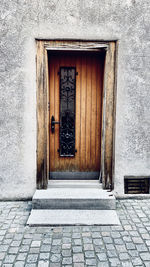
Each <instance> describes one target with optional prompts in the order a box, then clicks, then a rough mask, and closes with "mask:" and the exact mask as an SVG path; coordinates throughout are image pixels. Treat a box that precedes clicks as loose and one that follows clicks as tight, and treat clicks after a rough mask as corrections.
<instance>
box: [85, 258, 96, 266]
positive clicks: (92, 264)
mask: <svg viewBox="0 0 150 267" xmlns="http://www.w3.org/2000/svg"><path fill="white" fill-rule="evenodd" d="M85 262H86V264H87V265H88V266H96V264H97V262H96V259H86V261H85Z"/></svg>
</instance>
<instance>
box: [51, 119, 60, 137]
mask: <svg viewBox="0 0 150 267" xmlns="http://www.w3.org/2000/svg"><path fill="white" fill-rule="evenodd" d="M55 124H60V122H59V121H55V118H54V116H52V117H51V132H52V133H55Z"/></svg>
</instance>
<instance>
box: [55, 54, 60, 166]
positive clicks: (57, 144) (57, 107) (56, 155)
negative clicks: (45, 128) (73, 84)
mask: <svg viewBox="0 0 150 267" xmlns="http://www.w3.org/2000/svg"><path fill="white" fill-rule="evenodd" d="M58 72H59V57H58V56H54V98H55V100H54V101H55V103H54V109H55V111H54V114H55V121H59V102H60V97H59V75H58ZM59 127H60V126H59V124H56V125H55V133H54V138H55V151H54V153H55V170H57V169H58V170H59V161H60V160H59V153H58V149H59Z"/></svg>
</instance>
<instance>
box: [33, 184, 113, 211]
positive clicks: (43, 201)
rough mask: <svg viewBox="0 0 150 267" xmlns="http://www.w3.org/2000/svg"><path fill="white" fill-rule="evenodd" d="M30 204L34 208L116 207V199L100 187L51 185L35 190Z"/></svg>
mask: <svg viewBox="0 0 150 267" xmlns="http://www.w3.org/2000/svg"><path fill="white" fill-rule="evenodd" d="M32 204H33V208H34V209H82V210H85V209H97V210H114V209H116V200H115V197H114V196H113V194H112V193H111V192H108V191H107V190H103V189H101V188H100V187H99V188H77V187H74V188H68V187H65V188H64V187H63V188H62V187H61V188H55V187H54V188H53V187H51V188H48V189H47V190H36V192H35V194H34V196H33V200H32Z"/></svg>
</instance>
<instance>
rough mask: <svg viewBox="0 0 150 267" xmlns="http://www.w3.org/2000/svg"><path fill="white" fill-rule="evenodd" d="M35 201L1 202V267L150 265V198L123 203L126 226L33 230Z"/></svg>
mask: <svg viewBox="0 0 150 267" xmlns="http://www.w3.org/2000/svg"><path fill="white" fill-rule="evenodd" d="M30 210H31V202H23V201H21V202H0V266H3V267H4V266H5V267H6V266H7V267H11V266H15V267H22V266H25V267H29V266H30V267H35V266H38V267H59V266H64V267H70V266H73V267H83V266H84V267H85V266H90V267H92V266H102V267H106V266H124V267H125V266H126V267H130V266H150V200H119V201H118V202H117V212H118V215H119V218H120V221H121V226H88V227H87V226H86V227H83V226H82V227H79V226H72V227H29V226H26V221H27V218H28V216H29V213H30Z"/></svg>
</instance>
